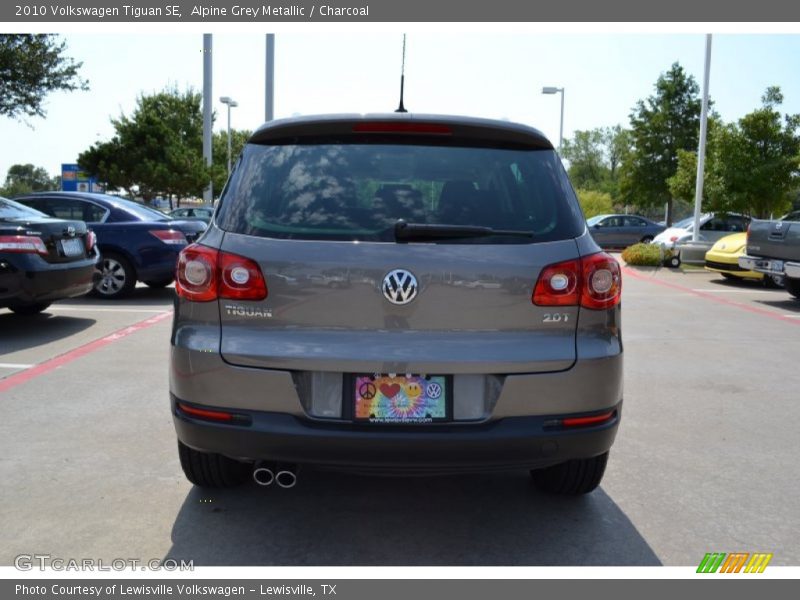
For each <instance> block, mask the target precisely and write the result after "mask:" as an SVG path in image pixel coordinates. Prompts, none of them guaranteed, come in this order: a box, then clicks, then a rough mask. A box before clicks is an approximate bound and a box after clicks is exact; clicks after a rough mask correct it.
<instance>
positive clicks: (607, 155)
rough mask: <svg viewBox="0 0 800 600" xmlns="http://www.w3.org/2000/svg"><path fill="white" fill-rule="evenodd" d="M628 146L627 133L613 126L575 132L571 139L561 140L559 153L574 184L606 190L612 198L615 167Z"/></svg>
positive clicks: (616, 192) (616, 191)
mask: <svg viewBox="0 0 800 600" xmlns="http://www.w3.org/2000/svg"><path fill="white" fill-rule="evenodd" d="M629 148H630V133H629V132H628V131H627V130H625V129H622V127H621V126H620V125H616V126H614V127H605V128H597V129H591V130H588V131H576V132H575V135H574V137H573V138H572V139H568V140H564V146H563V148H562V151H561V155H562V156H563V157H564V159H565V160H567V161H568V163H569V169H568V172H569V176H570V180H571V181H572V183H573V185H574V186H575V187H577V188H581V189H585V190H599V191H602V192H606V193H608V194H609V195H610V196H611V198H612V199H613V200H616V199H617V198H618V196H619V167H620V164H621V163H622V162H623V161H624V160H625V158H626V157H627V155H628V153H629Z"/></svg>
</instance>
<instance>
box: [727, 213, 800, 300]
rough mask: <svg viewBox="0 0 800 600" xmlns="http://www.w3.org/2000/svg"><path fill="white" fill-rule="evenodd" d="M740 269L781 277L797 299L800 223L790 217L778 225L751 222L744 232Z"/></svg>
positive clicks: (798, 290)
mask: <svg viewBox="0 0 800 600" xmlns="http://www.w3.org/2000/svg"><path fill="white" fill-rule="evenodd" d="M739 266H741V267H742V268H743V269H748V270H753V271H758V272H759V273H764V274H765V275H768V276H769V275H771V276H775V277H780V278H782V279H783V286H784V287H785V288H786V290H787V291H788V292H789V293H790V294H791V295H792V296H794V297H795V298H800V220H797V216H796V215H795V214H793V213H790V214H788V215H786V216H785V217H784V218H783V219H780V220H778V221H761V220H757V219H754V220H753V222H752V223H751V224H750V228H749V229H748V230H747V248H746V253H745V255H744V256H742V257H740V258H739Z"/></svg>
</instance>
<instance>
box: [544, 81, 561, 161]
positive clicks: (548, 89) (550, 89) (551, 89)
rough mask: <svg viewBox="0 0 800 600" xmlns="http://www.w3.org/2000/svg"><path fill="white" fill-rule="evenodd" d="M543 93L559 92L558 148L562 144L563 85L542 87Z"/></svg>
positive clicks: (559, 148)
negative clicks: (559, 123)
mask: <svg viewBox="0 0 800 600" xmlns="http://www.w3.org/2000/svg"><path fill="white" fill-rule="evenodd" d="M542 93H543V94H561V125H560V126H559V129H558V150H559V152H560V151H561V148H562V147H563V146H564V88H563V87H543V88H542Z"/></svg>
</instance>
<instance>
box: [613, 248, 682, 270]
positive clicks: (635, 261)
mask: <svg viewBox="0 0 800 600" xmlns="http://www.w3.org/2000/svg"><path fill="white" fill-rule="evenodd" d="M670 256H672V250H662V249H661V246H659V245H658V244H634V245H633V246H628V247H627V248H625V250H623V251H622V260H624V261H625V262H626V263H627V264H629V265H633V266H637V267H660V266H661V265H662V264H663V262H664V261H665V260H666V259H668V258H669V257H670Z"/></svg>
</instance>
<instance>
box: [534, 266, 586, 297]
mask: <svg viewBox="0 0 800 600" xmlns="http://www.w3.org/2000/svg"><path fill="white" fill-rule="evenodd" d="M580 272H581V269H580V261H578V260H568V261H566V262H561V263H558V264H555V265H550V266H549V267H545V268H544V269H542V272H541V274H540V275H539V281H537V282H536V287H535V288H534V289H533V303H534V304H536V305H537V306H575V305H576V304H578V302H579V300H580V289H579V283H580Z"/></svg>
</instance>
